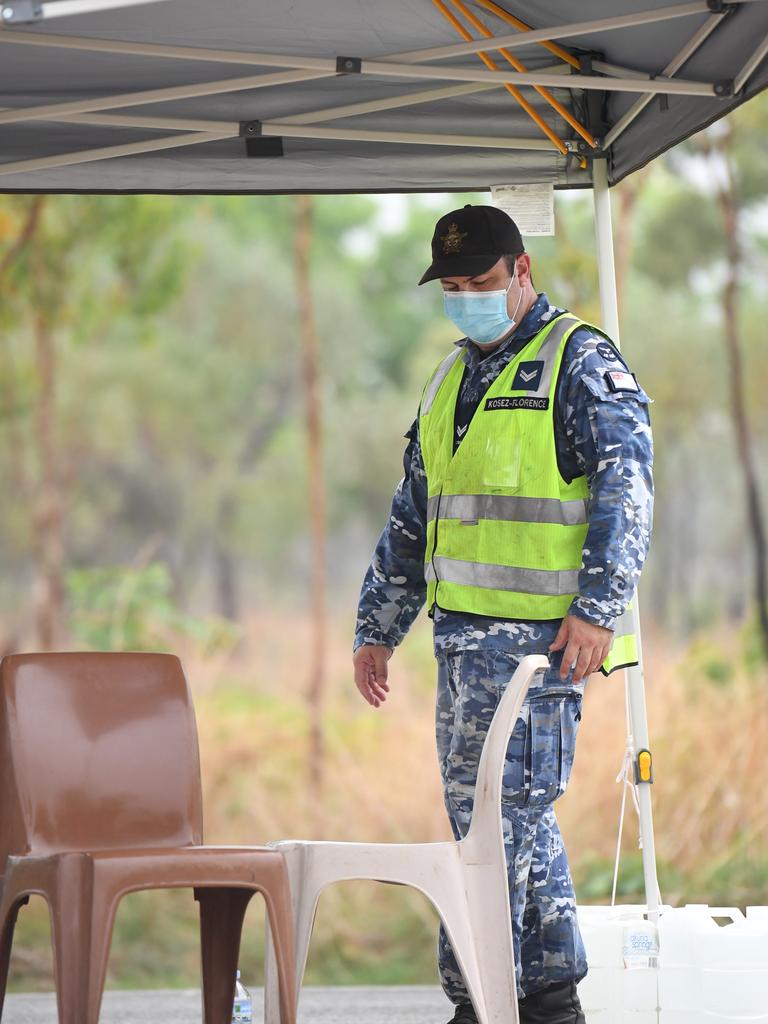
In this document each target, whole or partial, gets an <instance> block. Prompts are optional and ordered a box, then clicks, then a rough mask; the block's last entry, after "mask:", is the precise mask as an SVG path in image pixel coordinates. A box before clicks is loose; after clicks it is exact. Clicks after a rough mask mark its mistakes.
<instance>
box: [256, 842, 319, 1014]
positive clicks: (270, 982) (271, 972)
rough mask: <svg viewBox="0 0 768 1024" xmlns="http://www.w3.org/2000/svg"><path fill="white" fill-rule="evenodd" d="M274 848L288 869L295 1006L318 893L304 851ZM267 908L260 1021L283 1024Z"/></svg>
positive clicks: (276, 966)
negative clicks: (262, 1015) (262, 1003)
mask: <svg viewBox="0 0 768 1024" xmlns="http://www.w3.org/2000/svg"><path fill="white" fill-rule="evenodd" d="M278 849H279V850H280V852H281V853H282V854H283V856H284V858H285V863H286V866H287V868H288V878H289V890H290V891H289V893H288V894H287V896H286V898H287V900H288V909H289V914H290V920H291V923H292V928H291V936H290V947H289V948H291V950H292V953H291V963H292V965H293V967H292V970H293V974H292V975H291V977H292V979H293V984H292V988H291V991H292V993H293V996H294V999H295V1002H294V1006H295V1007H296V1008H298V1003H299V996H300V994H301V983H302V980H303V978H304V969H305V967H306V963H307V954H308V952H309V944H310V940H311V938H312V927H313V925H314V921H315V913H316V911H317V903H318V899H319V896H320V892H319V889H318V887H317V886H316V885H315V884H314V882H315V879H314V877H313V876H312V874H311V871H310V870H309V869H308V867H307V864H306V861H305V858H306V850H305V849H304V848H301V847H299V848H295V849H291V848H290V847H289V846H286V847H280V846H278ZM267 911H268V913H267V921H266V935H265V943H264V1024H287V1021H288V1020H289V1018H286V1017H284V1016H283V1015H282V1012H281V1011H282V1002H281V1000H282V975H281V974H280V972H279V958H278V955H277V952H278V951H277V948H276V947H277V942H276V941H275V939H276V937H275V936H274V935H273V930H272V927H271V921H270V914H269V903H267ZM295 1012H296V1011H295V1010H294V1013H295ZM290 1019H292V1018H290Z"/></svg>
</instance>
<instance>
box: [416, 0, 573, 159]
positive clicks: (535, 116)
mask: <svg viewBox="0 0 768 1024" xmlns="http://www.w3.org/2000/svg"><path fill="white" fill-rule="evenodd" d="M432 3H433V4H434V5H435V7H437V9H438V10H439V11H440V12H441V14H443V15H445V17H446V18H447V19H448V21H450V23H451V24H452V25H453V27H454V28H455V29H456V31H457V32H458V33H459V35H461V36H462V38H463V39H466V40H467V42H471V41H472V39H473V36H472V35H471V33H470V32H468V31H467V29H466V28H465V27H464V26H463V25H462V24H461V22H460V21H459V20H458V18H457V17H456V16H455V15H454V14H453V13H452V12H451V11H450V10H449V9H448V8H447V7H446V6H445V4H444V3H443V0H432ZM477 56H478V57H479V58H480V60H481V61H482V62H483V63H484V64H485V66H486V67H487V68H489V69H490V70H491V71H498V70H499V66H498V64H497V63H496V62H495V61H494V60H492V59H491V58H490V57H489V56H488V55H487V54H485V53H482V52H480V53H478V54H477ZM503 85H504V88H505V89H506V90H507V92H508V93H510V95H511V96H513V97H514V98H515V99H516V100H517V102H518V103H519V104H520V106H521V107H522V108H523V110H524V111H525V112H526V114H527V115H528V116H529V117H530V118H531V120H532V121H534V122H535V123H536V124H537V125H538V126H539V128H541V130H542V131H543V132H544V134H545V135H546V136H547V138H548V139H549V140H550V142H552V143H553V145H554V146H556V147H557V149H558V150H559V151H560V152H561V153H562V154H563V156H565V155H567V154H568V152H569V150H568V147H567V146H566V144H565V143H564V142H563V140H562V139H560V138H559V137H558V136H557V135H556V134H555V132H553V131H552V129H551V128H550V127H549V125H548V124H547V123H546V121H544V119H543V118H542V117H541V115H540V114H539V113H538V112H537V111H536V110H535V109H534V108H533V107H532V106H531V104H530V103H529V102H528V101H527V100H526V98H525V97H524V96H523V95H522V93H521V92H520V90H519V89H517V88H516V87H515V86H514V85H511V84H510V83H509V82H504V83H503Z"/></svg>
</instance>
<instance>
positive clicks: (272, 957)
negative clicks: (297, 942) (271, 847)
mask: <svg viewBox="0 0 768 1024" xmlns="http://www.w3.org/2000/svg"><path fill="white" fill-rule="evenodd" d="M264 899H265V901H266V904H267V921H268V926H267V942H266V945H265V958H266V962H265V967H264V990H265V996H266V992H267V990H268V989H269V988H271V992H270V999H269V1001H270V1004H271V1013H272V1015H274V1002H275V1001H274V980H275V976H276V977H277V982H278V986H279V993H280V995H279V1005H280V1024H296V1011H297V1007H298V993H299V988H300V986H301V982H300V980H299V979H298V977H297V972H296V952H295V948H294V930H293V911H292V909H291V895H290V892H289V890H288V886H287V885H285V884H279V883H278V884H273V885H272V886H271V887H270V889H269V891H267V890H265V892H264ZM304 958H306V953H304ZM301 965H302V974H303V973H304V972H303V967H304V959H302V961H301ZM266 1020H267V1017H266V1008H265V1022H266Z"/></svg>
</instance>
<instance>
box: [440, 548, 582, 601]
mask: <svg viewBox="0 0 768 1024" xmlns="http://www.w3.org/2000/svg"><path fill="white" fill-rule="evenodd" d="M424 577H425V579H426V580H427V582H429V581H430V580H441V581H442V582H444V583H458V584H459V585H460V586H462V587H483V588H485V589H488V590H514V591H516V592H517V593H520V594H545V595H549V596H552V597H559V596H560V595H561V594H566V595H568V598H569V600H570V599H571V598H572V597H573V595H574V594H575V592H576V591H577V590H578V587H579V571H578V569H571V570H566V571H564V572H558V571H557V570H552V569H519V568H517V567H516V566H513V565H489V564H488V563H487V562H482V563H481V562H462V561H460V560H459V559H457V558H444V557H441V556H440V555H435V557H434V558H433V559H432V560H431V561H430V562H428V563H427V566H426V569H425V572H424Z"/></svg>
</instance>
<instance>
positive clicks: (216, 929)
mask: <svg viewBox="0 0 768 1024" xmlns="http://www.w3.org/2000/svg"><path fill="white" fill-rule="evenodd" d="M253 893H254V890H253V889H241V888H219V887H200V888H196V889H195V899H196V900H197V902H198V903H199V904H200V950H201V958H202V971H203V1020H204V1024H230V1021H231V1020H232V1005H233V1003H234V1000H235V971H236V970H237V957H238V954H239V953H240V936H241V934H242V931H243V920H244V919H245V911H246V909H247V907H248V903H249V902H250V900H251V897H252V896H253Z"/></svg>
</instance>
